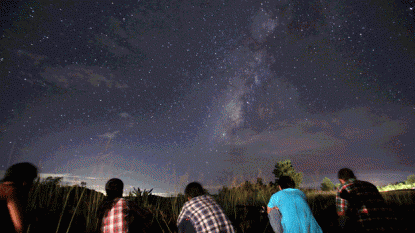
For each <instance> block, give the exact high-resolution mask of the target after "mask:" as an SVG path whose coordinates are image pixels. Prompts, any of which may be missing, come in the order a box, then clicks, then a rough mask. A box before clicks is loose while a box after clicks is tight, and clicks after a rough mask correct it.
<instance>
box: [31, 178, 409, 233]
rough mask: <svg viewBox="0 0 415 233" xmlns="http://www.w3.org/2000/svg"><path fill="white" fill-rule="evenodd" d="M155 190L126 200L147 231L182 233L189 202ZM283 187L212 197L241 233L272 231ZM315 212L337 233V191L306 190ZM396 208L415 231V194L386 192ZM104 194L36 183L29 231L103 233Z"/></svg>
mask: <svg viewBox="0 0 415 233" xmlns="http://www.w3.org/2000/svg"><path fill="white" fill-rule="evenodd" d="M151 191H152V190H144V191H142V190H140V189H139V188H136V189H134V190H133V191H132V192H130V194H129V195H128V196H127V197H126V198H128V199H129V200H132V201H135V202H136V203H137V204H138V205H139V206H141V207H143V208H145V209H147V210H148V212H149V213H150V215H149V216H148V217H147V219H146V221H147V222H149V223H150V224H149V225H148V229H147V231H146V232H166V233H167V232H169V233H173V232H177V228H176V220H177V217H178V215H179V212H180V209H181V208H182V206H183V204H184V202H185V198H184V196H183V195H179V196H178V197H170V198H166V197H159V196H155V195H152V194H151ZM277 191H278V189H277V188H276V187H275V186H274V185H272V184H271V183H270V184H267V185H265V184H263V183H262V181H261V179H258V180H257V182H256V183H253V182H245V183H243V184H241V185H239V186H238V187H233V188H227V187H223V188H222V189H221V190H220V191H219V193H218V194H217V195H213V196H214V197H215V199H216V200H217V201H218V203H219V204H220V205H221V206H222V207H223V209H224V211H225V213H226V214H227V215H228V216H229V218H230V219H231V221H232V223H233V225H234V227H235V230H236V231H237V232H255V233H256V232H272V228H271V226H270V225H269V221H268V217H267V214H266V212H265V211H264V209H263V206H266V204H267V203H268V200H269V198H270V197H271V195H272V194H273V193H275V192H277ZM303 191H304V192H305V193H306V195H307V198H308V202H309V205H310V208H311V210H312V212H313V214H314V216H315V218H316V220H317V222H318V223H319V225H320V226H321V227H322V229H323V231H324V232H337V231H338V226H337V216H336V210H335V191H328V192H322V191H317V190H303ZM382 195H383V197H384V198H385V200H386V202H387V203H388V204H389V205H390V206H391V207H393V209H394V210H395V213H396V216H397V218H398V219H399V222H400V228H401V229H400V230H401V231H403V232H409V231H411V232H413V231H414V226H413V224H412V225H411V224H410V223H411V220H412V219H411V217H410V216H411V215H410V214H408V213H413V212H414V211H415V201H414V200H415V190H401V191H390V192H384V193H382ZM104 197H105V196H104V195H103V194H102V193H99V192H96V191H93V190H90V189H87V188H85V187H80V186H65V185H61V184H60V179H56V178H49V179H46V180H44V181H41V182H40V181H37V182H36V183H35V185H34V189H33V190H32V192H31V194H30V198H29V202H28V206H27V211H28V215H29V221H30V227H29V230H28V232H45V233H47V232H56V233H57V232H66V233H68V232H77V233H79V232H87V233H92V232H98V231H97V224H98V219H97V217H96V216H97V209H98V207H99V204H100V202H101V201H102V200H103V199H104Z"/></svg>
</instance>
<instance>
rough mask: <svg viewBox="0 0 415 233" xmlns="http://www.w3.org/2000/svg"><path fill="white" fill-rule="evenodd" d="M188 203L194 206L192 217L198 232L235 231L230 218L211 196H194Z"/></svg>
mask: <svg viewBox="0 0 415 233" xmlns="http://www.w3.org/2000/svg"><path fill="white" fill-rule="evenodd" d="M188 205H191V206H192V207H193V208H192V209H193V211H192V213H191V216H190V218H191V220H192V222H193V224H194V228H195V230H196V232H217V233H219V232H233V228H232V225H231V224H230V221H229V219H228V218H227V217H226V215H225V214H224V212H223V210H222V208H221V207H220V206H219V205H218V204H217V203H216V201H215V200H214V199H213V198H212V197H211V196H209V195H202V196H198V197H194V198H193V199H192V200H191V201H189V202H188ZM231 228H232V229H231Z"/></svg>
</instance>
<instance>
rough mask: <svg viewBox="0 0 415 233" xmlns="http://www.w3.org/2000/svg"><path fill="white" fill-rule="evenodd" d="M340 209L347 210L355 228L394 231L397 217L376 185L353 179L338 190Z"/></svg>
mask: <svg viewBox="0 0 415 233" xmlns="http://www.w3.org/2000/svg"><path fill="white" fill-rule="evenodd" d="M336 204H337V210H338V211H345V213H346V216H347V217H348V218H349V219H350V220H349V224H352V225H353V228H354V229H356V230H357V229H361V230H365V231H392V230H393V227H394V224H395V221H396V217H395V216H394V213H393V210H392V209H391V208H390V207H388V206H387V205H386V203H385V201H384V199H383V197H382V195H381V194H380V193H379V191H378V189H377V188H376V186H374V185H373V184H371V183H369V182H366V181H360V180H355V179H351V180H349V181H347V182H346V183H344V184H343V185H342V186H341V187H340V188H339V189H338V191H337V195H336ZM349 227H350V226H349Z"/></svg>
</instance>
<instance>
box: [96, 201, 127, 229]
mask: <svg viewBox="0 0 415 233" xmlns="http://www.w3.org/2000/svg"><path fill="white" fill-rule="evenodd" d="M113 202H114V204H113V206H112V208H111V209H109V210H107V211H106V212H105V214H104V216H103V218H102V225H101V232H102V233H127V232H129V231H128V224H127V219H126V216H127V211H128V207H127V202H126V201H125V199H124V198H117V199H115V200H113Z"/></svg>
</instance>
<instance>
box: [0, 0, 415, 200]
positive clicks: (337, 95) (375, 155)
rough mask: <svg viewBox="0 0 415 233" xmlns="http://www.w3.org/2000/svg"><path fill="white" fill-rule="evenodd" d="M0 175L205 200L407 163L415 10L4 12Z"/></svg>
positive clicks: (393, 178)
mask: <svg viewBox="0 0 415 233" xmlns="http://www.w3.org/2000/svg"><path fill="white" fill-rule="evenodd" d="M1 2H2V3H1V4H2V8H1V27H2V31H1V32H2V35H1V38H0V67H1V68H0V72H1V74H0V75H1V76H0V77H1V81H0V107H1V117H0V132H1V133H0V148H1V161H0V166H1V167H0V170H5V169H6V168H7V167H8V166H10V165H11V164H13V163H17V162H23V161H29V162H32V163H33V164H35V165H36V166H38V167H39V169H40V172H41V173H47V174H64V175H65V176H68V177H72V178H74V179H75V181H82V180H84V181H86V182H87V186H88V187H92V188H97V189H102V185H103V184H104V183H105V182H106V180H107V179H109V178H112V177H119V178H121V179H122V180H123V181H124V183H125V186H126V188H129V187H131V186H133V187H140V188H141V189H151V188H154V192H155V193H165V192H176V191H179V192H183V187H184V186H185V185H186V184H187V183H188V182H191V181H195V180H197V181H200V182H201V183H202V184H203V185H204V186H205V187H206V188H208V190H210V191H212V192H214V191H215V190H217V189H218V188H220V187H222V186H223V185H226V186H229V185H232V184H238V183H240V182H242V181H245V180H256V177H261V178H263V179H264V181H265V182H269V181H274V175H273V174H272V170H273V168H274V166H275V164H276V162H278V161H281V160H285V159H290V160H291V161H292V163H293V165H294V168H295V169H296V170H297V171H301V172H303V173H304V182H303V187H309V186H315V187H316V186H318V185H319V183H321V181H322V179H323V178H324V177H326V176H327V177H329V178H330V179H332V181H333V182H334V183H337V182H338V181H337V179H336V174H337V171H338V170H339V169H340V168H342V167H349V168H351V169H352V170H354V171H355V173H356V175H357V177H358V178H361V179H364V180H368V181H371V182H374V183H375V184H376V185H380V184H386V183H391V182H397V181H402V180H405V179H406V177H407V176H408V175H410V174H414V171H415V169H414V167H415V143H414V140H415V139H414V138H415V128H414V126H415V92H414V91H415V30H414V24H415V22H414V20H415V18H414V7H415V3H414V1H404V0H402V1H393V0H376V1H357V0H356V1H331V0H281V1H268V2H267V1H249V0H246V1H242V0H234V1H231V0H230V1H219V0H199V1H198V0H194V1H189V0H177V1H176V0H173V1H167V0H163V1H155V0H140V1H127V0H117V1H107V0H101V1H98V2H97V1H75V0H49V1H1Z"/></svg>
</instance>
